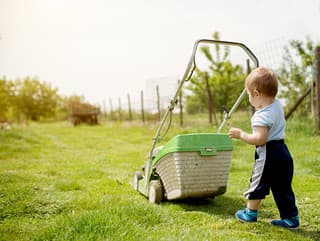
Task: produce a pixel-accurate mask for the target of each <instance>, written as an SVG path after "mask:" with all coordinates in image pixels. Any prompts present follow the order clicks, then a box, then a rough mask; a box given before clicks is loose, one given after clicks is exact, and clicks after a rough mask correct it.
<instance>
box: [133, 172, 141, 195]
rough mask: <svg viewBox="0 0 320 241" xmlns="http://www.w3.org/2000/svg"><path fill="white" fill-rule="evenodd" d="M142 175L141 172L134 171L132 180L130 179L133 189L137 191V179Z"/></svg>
mask: <svg viewBox="0 0 320 241" xmlns="http://www.w3.org/2000/svg"><path fill="white" fill-rule="evenodd" d="M142 178H143V177H142V173H141V172H135V173H134V175H133V180H132V187H133V189H134V190H136V191H138V189H139V180H141V179H142Z"/></svg>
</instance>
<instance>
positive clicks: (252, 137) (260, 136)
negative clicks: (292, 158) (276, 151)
mask: <svg viewBox="0 0 320 241" xmlns="http://www.w3.org/2000/svg"><path fill="white" fill-rule="evenodd" d="M254 129H255V131H254V132H253V133H251V134H249V133H246V132H244V131H243V130H241V129H238V128H231V129H230V130H229V136H230V138H235V139H240V140H242V141H244V142H246V143H248V144H251V145H255V146H262V145H264V144H266V142H267V138H268V133H269V129H268V127H266V126H255V127H254Z"/></svg>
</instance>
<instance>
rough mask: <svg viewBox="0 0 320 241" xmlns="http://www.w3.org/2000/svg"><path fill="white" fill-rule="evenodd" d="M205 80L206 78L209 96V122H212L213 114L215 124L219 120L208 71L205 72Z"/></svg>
mask: <svg viewBox="0 0 320 241" xmlns="http://www.w3.org/2000/svg"><path fill="white" fill-rule="evenodd" d="M205 80H206V89H207V96H208V111H209V123H210V124H212V116H213V117H214V122H215V124H217V123H218V122H217V116H216V110H215V108H214V103H213V97H212V93H211V90H210V85H209V74H208V72H205Z"/></svg>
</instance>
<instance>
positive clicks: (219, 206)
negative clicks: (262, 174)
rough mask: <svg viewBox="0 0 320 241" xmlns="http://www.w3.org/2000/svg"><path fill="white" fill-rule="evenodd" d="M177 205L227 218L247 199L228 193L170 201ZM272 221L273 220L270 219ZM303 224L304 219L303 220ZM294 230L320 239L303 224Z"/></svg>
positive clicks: (188, 210)
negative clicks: (228, 194)
mask: <svg viewBox="0 0 320 241" xmlns="http://www.w3.org/2000/svg"><path fill="white" fill-rule="evenodd" d="M170 202H172V203H174V204H175V205H179V206H180V207H181V208H182V209H184V210H185V211H187V212H192V211H197V212H204V213H208V214H210V215H217V216H220V217H222V218H223V219H226V218H228V219H229V218H231V219H232V218H234V216H235V213H236V211H237V210H239V209H243V208H244V207H245V206H246V200H244V199H241V198H240V197H230V196H227V195H223V196H218V197H215V198H198V199H182V200H174V201H170ZM270 221H271V220H270ZM270 221H266V220H263V221H262V223H265V224H266V225H271V224H270ZM302 225H303V220H302ZM273 228H274V229H283V228H280V227H273ZM288 231H290V232H294V233H296V234H297V235H299V236H302V237H305V238H309V239H312V240H320V231H318V230H311V228H308V227H304V226H301V227H300V228H299V229H297V230H288Z"/></svg>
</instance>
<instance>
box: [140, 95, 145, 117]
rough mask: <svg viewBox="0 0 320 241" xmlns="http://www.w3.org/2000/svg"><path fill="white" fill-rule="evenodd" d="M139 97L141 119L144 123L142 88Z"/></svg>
mask: <svg viewBox="0 0 320 241" xmlns="http://www.w3.org/2000/svg"><path fill="white" fill-rule="evenodd" d="M140 97H141V120H142V122H143V123H144V121H145V119H144V107H143V91H142V90H141V93H140Z"/></svg>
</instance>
